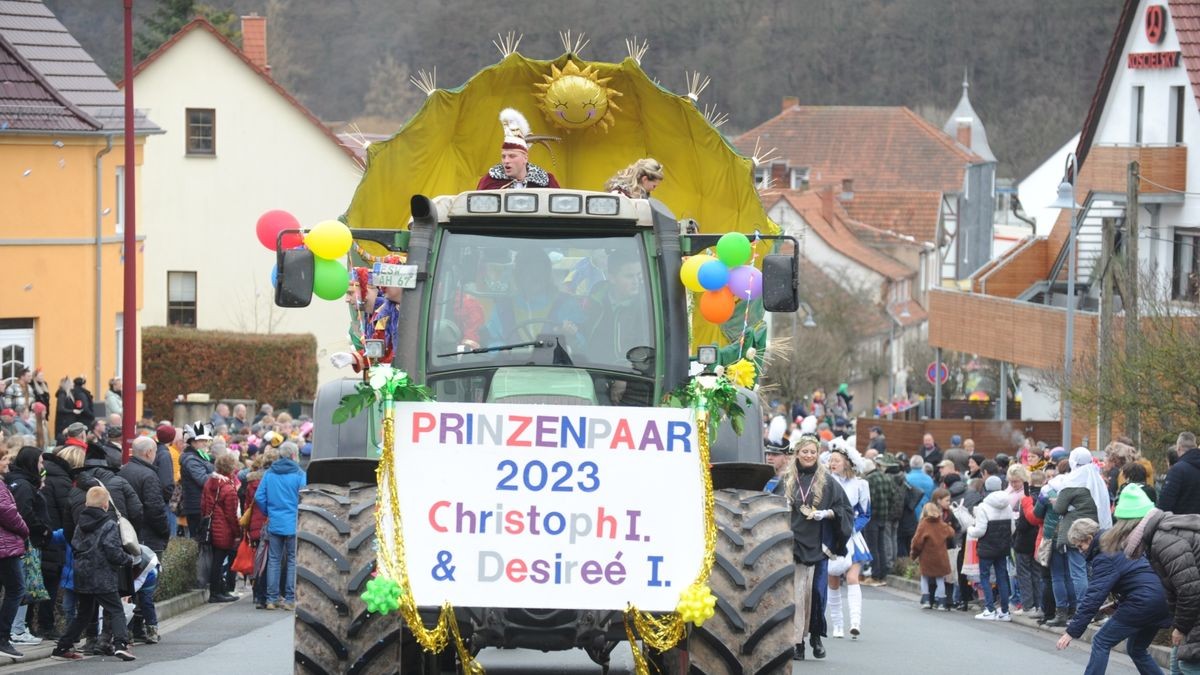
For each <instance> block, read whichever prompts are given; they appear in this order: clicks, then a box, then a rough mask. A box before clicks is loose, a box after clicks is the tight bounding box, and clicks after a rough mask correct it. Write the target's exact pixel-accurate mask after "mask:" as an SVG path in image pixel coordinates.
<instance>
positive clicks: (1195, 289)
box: [1171, 230, 1200, 302]
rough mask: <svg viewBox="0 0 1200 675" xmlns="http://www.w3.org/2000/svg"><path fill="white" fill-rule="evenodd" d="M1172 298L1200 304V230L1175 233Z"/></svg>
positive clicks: (1177, 231)
mask: <svg viewBox="0 0 1200 675" xmlns="http://www.w3.org/2000/svg"><path fill="white" fill-rule="evenodd" d="M1171 298H1172V299H1174V300H1186V301H1188V302H1200V230H1176V231H1175V266H1174V269H1173V270H1172V274H1171Z"/></svg>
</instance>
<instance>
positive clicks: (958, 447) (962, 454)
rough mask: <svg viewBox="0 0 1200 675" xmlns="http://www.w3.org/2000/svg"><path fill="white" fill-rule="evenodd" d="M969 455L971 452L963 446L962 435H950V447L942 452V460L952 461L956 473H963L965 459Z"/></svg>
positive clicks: (965, 469)
mask: <svg viewBox="0 0 1200 675" xmlns="http://www.w3.org/2000/svg"><path fill="white" fill-rule="evenodd" d="M970 456H971V453H969V452H967V449H966V448H964V447H963V440H962V436H959V435H958V434H954V435H953V436H951V437H950V447H949V448H947V449H946V452H944V453H942V460H943V461H945V460H947V459H948V460H950V461H951V462H954V467H955V469H956V470H957V471H956V473H959V474H965V473H966V472H967V460H968V459H969V458H970Z"/></svg>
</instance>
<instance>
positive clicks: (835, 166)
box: [734, 106, 985, 193]
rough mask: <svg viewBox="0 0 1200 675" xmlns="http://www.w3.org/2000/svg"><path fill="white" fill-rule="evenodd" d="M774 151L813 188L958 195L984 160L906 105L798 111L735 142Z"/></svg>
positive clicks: (778, 117)
mask: <svg viewBox="0 0 1200 675" xmlns="http://www.w3.org/2000/svg"><path fill="white" fill-rule="evenodd" d="M756 141H758V142H759V143H760V145H761V147H763V148H771V147H774V148H776V150H777V152H778V158H779V159H782V160H786V161H787V162H789V163H790V164H791V166H793V167H808V169H809V181H810V184H812V185H827V184H831V183H833V182H834V181H840V180H841V179H843V178H853V179H854V188H855V190H929V191H937V192H943V193H957V192H960V191H961V190H962V185H963V175H964V173H965V171H966V167H967V165H969V164H978V163H980V162H983V161H985V160H984V159H983V158H982V157H980V156H979V155H976V154H975V153H973V152H971V151H970V150H967V149H965V148H963V147H962V146H960V145H959V144H957V143H955V141H954V139H952V138H950V137H949V136H947V135H946V134H945V133H944V132H943V131H942V130H941V129H938V128H936V127H934V126H933V125H931V124H929V123H928V122H926V121H925V120H923V119H921V118H920V116H918V115H916V114H915V113H913V112H912V111H911V110H909V109H908V108H904V107H856V106H795V107H792V108H789V109H787V110H785V111H783V112H781V113H780V114H779V115H776V116H775V117H773V118H772V119H769V120H767V121H766V122H764V123H762V124H760V125H759V126H757V127H755V128H753V129H751V130H749V131H747V132H746V133H744V134H742V135H741V136H739V137H738V138H737V139H735V140H734V145H735V146H736V147H737V148H738V150H740V151H741V152H742V153H744V154H751V153H753V151H754V145H755V142H756Z"/></svg>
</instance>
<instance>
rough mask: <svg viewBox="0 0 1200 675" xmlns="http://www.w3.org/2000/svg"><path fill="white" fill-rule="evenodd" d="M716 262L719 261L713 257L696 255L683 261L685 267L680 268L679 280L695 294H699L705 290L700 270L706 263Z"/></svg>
mask: <svg viewBox="0 0 1200 675" xmlns="http://www.w3.org/2000/svg"><path fill="white" fill-rule="evenodd" d="M709 261H712V262H716V261H717V259H716V258H714V257H712V256H711V255H694V256H692V257H690V258H688V259H687V260H685V261H683V267H681V268H679V280H680V281H681V282H683V285H684V286H686V287H687V289H688V290H689V291H692V292H693V293H699V292H701V291H703V290H704V287H703V286H701V285H700V278H699V274H700V268H701V267H703V266H704V263H706V262H709Z"/></svg>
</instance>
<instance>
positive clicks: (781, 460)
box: [763, 415, 792, 492]
mask: <svg viewBox="0 0 1200 675" xmlns="http://www.w3.org/2000/svg"><path fill="white" fill-rule="evenodd" d="M786 431H787V421H786V420H784V419H783V417H782V416H780V415H776V416H775V417H774V418H772V419H771V422H770V424H768V425H767V436H766V438H764V439H763V458H764V459H766V461H767V464H770V465H771V466H772V467H773V468H774V469H775V475H774V476H772V477H771V480H769V481H767V484H766V486H764V487H763V492H774V491H775V487H776V486H778V485H779V481H780V479H781V478H782V476H783V472H784V470H785V469H787V462H788V458H789V457H791V456H792V445H791V443H788V441H787V439H786V438H784V437H783V435H784V432H786Z"/></svg>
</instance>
